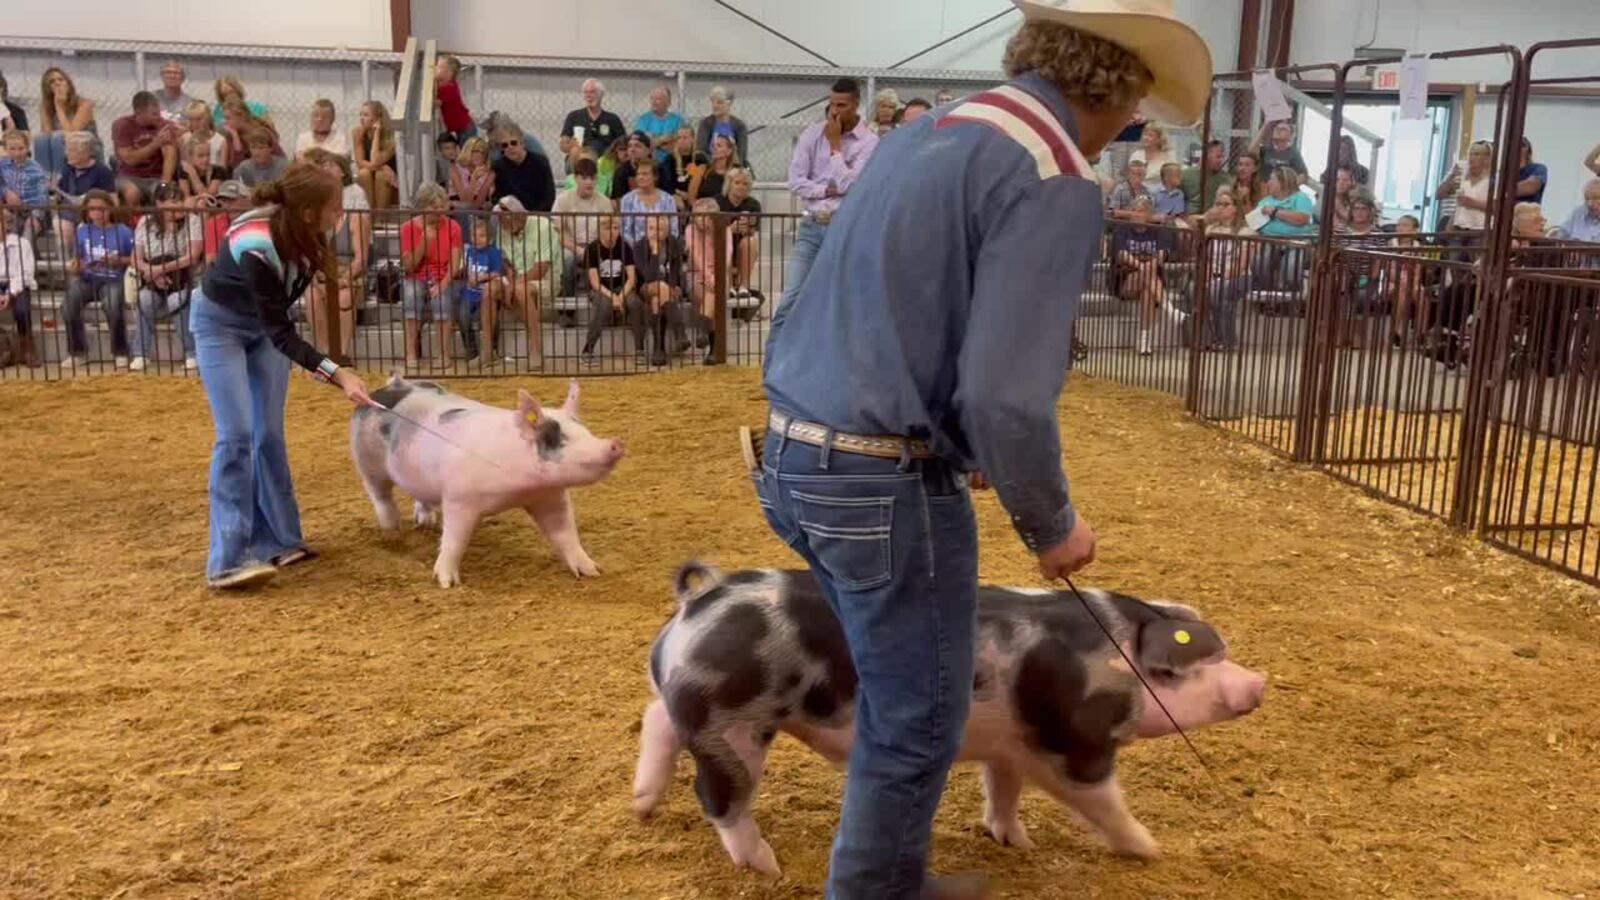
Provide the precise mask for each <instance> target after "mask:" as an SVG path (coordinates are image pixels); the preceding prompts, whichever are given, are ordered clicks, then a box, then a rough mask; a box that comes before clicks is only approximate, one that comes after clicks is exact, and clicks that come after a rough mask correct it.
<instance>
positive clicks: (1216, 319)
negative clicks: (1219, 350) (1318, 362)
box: [1206, 273, 1250, 348]
mask: <svg viewBox="0 0 1600 900" xmlns="http://www.w3.org/2000/svg"><path fill="white" fill-rule="evenodd" d="M1249 290H1250V275H1249V273H1240V274H1238V275H1235V276H1233V277H1232V278H1227V277H1217V278H1213V279H1211V303H1210V309H1208V310H1207V311H1206V325H1207V326H1208V330H1209V331H1210V333H1211V343H1213V344H1218V345H1220V346H1223V347H1230V348H1232V347H1237V346H1239V319H1238V315H1239V314H1238V308H1239V298H1241V297H1243V296H1244V295H1245V294H1246V293H1248V292H1249Z"/></svg>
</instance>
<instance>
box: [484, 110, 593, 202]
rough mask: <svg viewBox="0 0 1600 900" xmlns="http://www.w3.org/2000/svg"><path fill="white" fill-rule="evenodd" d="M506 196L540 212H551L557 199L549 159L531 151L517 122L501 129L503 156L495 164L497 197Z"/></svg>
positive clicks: (495, 196)
mask: <svg viewBox="0 0 1600 900" xmlns="http://www.w3.org/2000/svg"><path fill="white" fill-rule="evenodd" d="M580 111H581V110H580ZM506 196H514V197H516V198H517V201H518V202H519V203H521V204H522V206H523V208H524V209H527V210H530V211H537V212H549V211H550V208H551V207H552V206H554V205H555V201H556V182H555V176H554V175H553V174H552V173H551V171H550V160H548V159H546V158H545V157H544V156H542V155H536V154H534V153H530V152H529V151H528V147H527V145H526V143H525V142H524V140H523V137H522V129H520V128H518V127H516V126H515V125H512V126H509V127H507V128H506V129H505V130H504V131H503V132H502V134H501V140H500V159H498V160H496V161H495V164H494V199H496V200H499V199H500V198H502V197H506Z"/></svg>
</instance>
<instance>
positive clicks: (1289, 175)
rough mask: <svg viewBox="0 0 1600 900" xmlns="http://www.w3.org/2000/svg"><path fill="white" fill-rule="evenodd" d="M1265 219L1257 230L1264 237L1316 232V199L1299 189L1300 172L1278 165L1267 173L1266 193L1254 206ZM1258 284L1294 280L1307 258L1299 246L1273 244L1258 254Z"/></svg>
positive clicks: (1287, 283) (1273, 285)
mask: <svg viewBox="0 0 1600 900" xmlns="http://www.w3.org/2000/svg"><path fill="white" fill-rule="evenodd" d="M1255 211H1256V212H1257V213H1258V214H1260V215H1262V216H1265V217H1266V221H1265V222H1264V223H1263V224H1262V225H1261V227H1260V228H1258V229H1257V230H1258V231H1259V232H1260V233H1261V234H1263V235H1266V236H1267V237H1289V238H1304V237H1308V236H1311V235H1314V234H1316V231H1317V226H1316V224H1315V219H1316V213H1317V206H1316V203H1315V202H1314V201H1313V200H1312V199H1311V197H1310V196H1308V195H1307V194H1306V193H1305V192H1304V191H1302V190H1300V173H1299V172H1297V171H1295V170H1294V169H1293V168H1291V167H1290V166H1278V167H1277V168H1275V169H1272V170H1271V172H1270V173H1269V174H1268V176H1267V196H1266V197H1264V198H1263V199H1262V200H1261V203H1260V205H1258V206H1257V207H1256V210H1255ZM1261 260H1262V267H1263V269H1262V278H1261V282H1262V285H1263V286H1264V287H1266V288H1268V289H1273V288H1276V287H1279V286H1283V287H1287V286H1290V285H1293V284H1298V282H1299V278H1300V274H1301V273H1302V272H1304V270H1305V266H1306V264H1307V263H1308V262H1309V259H1308V255H1307V254H1306V253H1305V252H1304V250H1303V248H1302V247H1300V246H1284V245H1281V244H1274V245H1272V246H1271V247H1269V248H1268V249H1267V252H1265V253H1263V254H1261Z"/></svg>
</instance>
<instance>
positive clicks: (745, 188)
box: [717, 169, 765, 299]
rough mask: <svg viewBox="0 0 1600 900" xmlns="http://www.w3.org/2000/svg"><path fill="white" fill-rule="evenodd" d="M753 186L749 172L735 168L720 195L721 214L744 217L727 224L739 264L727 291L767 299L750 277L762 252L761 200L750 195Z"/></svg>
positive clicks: (735, 294)
mask: <svg viewBox="0 0 1600 900" xmlns="http://www.w3.org/2000/svg"><path fill="white" fill-rule="evenodd" d="M754 187H755V178H754V177H753V176H752V175H751V174H750V170H749V169H733V170H732V171H730V172H729V173H728V175H727V182H726V189H725V190H724V191H723V192H722V193H720V194H718V195H717V209H718V211H720V212H724V213H740V214H741V215H740V216H739V218H737V219H731V220H730V221H729V222H728V231H729V232H731V233H732V234H733V258H734V260H735V261H736V265H735V266H734V270H733V284H732V285H731V286H730V287H729V289H728V290H729V293H730V294H731V295H732V296H733V297H735V298H739V299H743V298H746V297H750V296H752V295H753V296H755V297H757V298H761V299H765V298H762V297H761V292H760V291H758V290H756V289H755V284H754V283H752V282H751V278H750V277H751V276H752V275H753V274H755V267H756V256H757V254H759V253H760V251H761V243H760V241H761V239H760V230H761V219H760V216H761V201H759V200H757V199H756V198H754V197H752V196H750V191H751V189H752V188H754Z"/></svg>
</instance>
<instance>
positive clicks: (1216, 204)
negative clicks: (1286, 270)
mask: <svg viewBox="0 0 1600 900" xmlns="http://www.w3.org/2000/svg"><path fill="white" fill-rule="evenodd" d="M1205 231H1206V234H1207V235H1208V236H1212V237H1213V238H1220V237H1222V236H1224V235H1229V236H1238V235H1248V234H1254V233H1255V231H1254V229H1252V228H1251V227H1250V224H1249V223H1248V222H1246V221H1245V209H1244V207H1243V206H1242V205H1240V204H1238V203H1236V202H1234V199H1233V189H1232V188H1229V187H1223V188H1220V189H1219V190H1218V191H1217V192H1216V193H1215V194H1213V195H1212V199H1211V208H1210V209H1207V210H1206V214H1205ZM1204 246H1205V247H1206V248H1207V249H1206V252H1207V253H1209V254H1210V262H1211V267H1210V274H1211V290H1210V293H1209V294H1208V295H1207V298H1208V302H1209V304H1210V306H1209V309H1208V310H1207V313H1206V323H1205V324H1206V330H1207V332H1208V337H1207V340H1206V349H1208V350H1212V351H1228V350H1234V349H1237V348H1238V346H1239V323H1238V314H1237V310H1238V303H1239V300H1240V299H1241V298H1242V297H1244V295H1245V294H1246V293H1248V292H1249V290H1250V268H1251V267H1250V262H1251V259H1252V256H1253V254H1254V252H1255V246H1254V245H1253V244H1251V243H1249V242H1248V241H1232V240H1227V239H1226V238H1223V239H1221V240H1216V239H1213V240H1208V241H1206V242H1205V244H1204Z"/></svg>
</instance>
